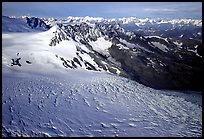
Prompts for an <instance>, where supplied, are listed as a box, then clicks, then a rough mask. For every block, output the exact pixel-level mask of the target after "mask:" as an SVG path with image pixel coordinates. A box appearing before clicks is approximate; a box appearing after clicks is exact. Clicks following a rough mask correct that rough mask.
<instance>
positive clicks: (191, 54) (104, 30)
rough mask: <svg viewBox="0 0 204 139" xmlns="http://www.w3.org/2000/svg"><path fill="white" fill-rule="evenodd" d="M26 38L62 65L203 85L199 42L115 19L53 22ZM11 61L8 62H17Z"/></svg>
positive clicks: (171, 85) (152, 81) (167, 83)
mask: <svg viewBox="0 0 204 139" xmlns="http://www.w3.org/2000/svg"><path fill="white" fill-rule="evenodd" d="M31 19H33V18H31ZM41 20H43V19H41ZM81 20H82V19H80V21H81ZM98 20H99V19H98ZM100 20H102V19H100ZM53 21H56V20H53ZM69 22H70V21H69ZM48 36H49V37H48ZM16 37H17V36H16ZM11 38H12V36H11ZM26 38H27V37H26V36H25V37H24V39H20V40H19V41H22V40H25V39H26ZM27 39H28V40H32V39H34V40H33V41H34V42H33V41H32V42H33V43H34V45H35V43H36V42H38V44H37V45H39V44H41V43H42V42H43V44H42V45H41V46H42V48H43V49H44V48H46V50H51V51H53V50H54V51H53V52H52V55H54V56H53V59H54V61H55V60H56V59H57V60H58V61H61V62H60V63H61V65H63V66H64V67H65V68H71V69H80V68H83V69H88V70H94V71H107V72H110V73H114V74H118V75H120V76H123V77H127V78H131V79H133V80H136V81H138V82H140V83H143V84H145V85H147V86H150V87H153V88H160V89H161V88H163V89H193V90H200V89H201V88H202V85H201V83H200V82H198V81H197V80H198V78H199V77H200V75H201V74H202V41H198V40H191V39H188V40H187V39H183V40H182V39H181V38H180V39H179V40H177V39H172V38H162V37H158V36H143V35H139V34H137V33H135V32H132V31H127V30H125V29H124V28H123V27H122V26H121V25H120V24H118V23H111V24H109V23H104V24H101V23H94V24H93V23H90V22H89V23H87V22H81V23H76V24H75V23H72V24H66V23H65V22H63V23H62V22H60V23H59V22H56V24H55V25H53V26H52V28H51V29H50V30H48V31H46V32H42V33H39V34H38V36H37V37H36V38H33V37H31V38H30V37H28V38H27ZM42 40H46V43H45V41H42ZM8 41H11V42H12V40H8ZM30 42H31V41H28V42H25V45H29V44H27V43H30ZM189 44H190V45H189ZM39 48H40V47H39ZM31 49H33V48H31ZM16 53H18V52H16ZM19 53H21V52H19ZM40 57H41V56H40ZM34 59H35V58H34ZM44 59H47V58H44ZM10 60H11V58H10V59H8V61H10ZM16 60H17V58H15V60H14V61H13V63H15V65H18V64H17V63H16ZM58 64H59V63H58ZM175 65H176V69H175ZM181 71H182V72H181ZM189 72H190V74H189ZM189 78H190V79H191V80H189Z"/></svg>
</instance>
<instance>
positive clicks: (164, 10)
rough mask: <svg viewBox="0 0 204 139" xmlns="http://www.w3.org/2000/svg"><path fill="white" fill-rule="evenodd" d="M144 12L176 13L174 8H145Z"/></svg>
mask: <svg viewBox="0 0 204 139" xmlns="http://www.w3.org/2000/svg"><path fill="white" fill-rule="evenodd" d="M144 11H147V12H176V11H177V9H175V8H145V9H144Z"/></svg>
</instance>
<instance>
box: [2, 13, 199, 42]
mask: <svg viewBox="0 0 204 139" xmlns="http://www.w3.org/2000/svg"><path fill="white" fill-rule="evenodd" d="M16 19H20V20H24V22H26V23H27V25H26V27H24V28H27V27H29V29H30V28H31V29H33V28H34V29H36V27H37V28H38V29H40V28H41V29H43V30H46V29H49V28H50V27H51V26H53V25H55V24H57V23H60V24H62V23H63V24H80V23H82V22H85V23H87V24H89V25H94V24H95V23H99V24H105V23H106V24H107V23H108V24H119V25H120V26H121V27H122V28H124V29H125V30H129V31H135V32H136V33H137V34H141V35H147V36H149V35H152V36H155V35H156V36H160V37H171V38H179V37H180V38H194V39H200V40H201V39H202V20H198V19H161V18H158V19H148V18H145V19H139V18H136V17H128V18H110V19H108V18H107V19H106V18H100V17H89V16H86V17H73V16H68V17H67V18H66V19H55V18H36V17H27V16H22V17H11V18H9V17H6V16H3V17H2V20H3V22H6V23H8V22H7V20H13V21H12V22H13V23H14V22H16V21H17V20H16ZM14 20H16V21H14ZM17 22H19V21H17ZM20 22H21V23H20V24H22V21H20ZM45 24H46V25H45ZM3 25H4V23H3ZM5 26H6V27H4V30H3V31H7V30H9V31H12V30H13V27H12V26H11V25H9V24H5ZM18 26H19V25H18ZM41 26H42V27H41ZM9 28H10V29H9ZM14 30H15V29H14ZM24 30H25V29H24ZM30 31H33V30H30ZM13 32H15V31H13Z"/></svg>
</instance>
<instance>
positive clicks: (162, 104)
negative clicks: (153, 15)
mask: <svg viewBox="0 0 204 139" xmlns="http://www.w3.org/2000/svg"><path fill="white" fill-rule="evenodd" d="M2 18H3V19H4V18H6V20H4V21H2V28H3V29H2V75H3V77H2V81H3V82H2V136H5V137H14V136H34V137H45V136H46V137H48V136H56V137H59V136H178V137H179V136H189V137H192V136H202V94H201V92H193V91H170V90H166V89H182V90H197V91H201V90H202V81H201V79H200V77H201V75H202V71H203V66H202V56H203V55H202V41H200V40H195V39H192V38H179V39H177V38H164V37H160V36H150V35H148V36H147V35H141V34H138V33H136V32H134V31H129V30H127V29H125V28H124V27H123V26H122V25H121V24H120V23H117V22H112V21H110V22H106V21H105V19H102V18H97V22H95V21H94V20H95V19H93V18H91V20H90V21H88V20H89V19H90V18H89V17H84V18H83V20H85V19H86V20H87V21H83V22H82V19H81V18H79V19H77V20H78V21H77V20H76V19H74V18H73V19H72V20H70V21H68V19H66V20H55V19H42V18H41V19H40V18H36V17H21V18H8V17H2ZM75 21H77V22H75ZM92 21H93V22H92ZM36 31H37V32H36ZM124 77H125V78H124ZM153 88H156V89H153ZM158 88H159V89H165V90H157V89H158Z"/></svg>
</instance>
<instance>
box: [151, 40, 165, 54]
mask: <svg viewBox="0 0 204 139" xmlns="http://www.w3.org/2000/svg"><path fill="white" fill-rule="evenodd" d="M152 44H153V45H154V46H155V47H157V48H159V49H160V50H162V51H163V52H168V50H169V48H168V47H166V45H164V44H161V43H159V42H152Z"/></svg>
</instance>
